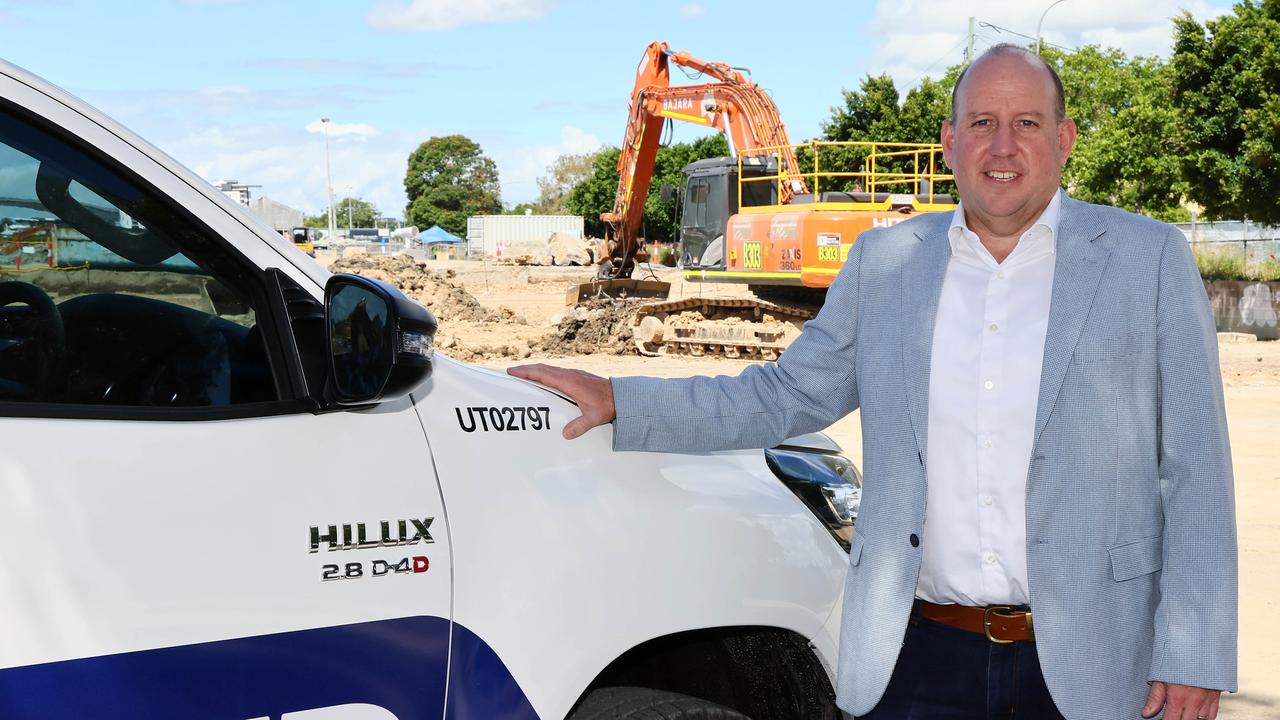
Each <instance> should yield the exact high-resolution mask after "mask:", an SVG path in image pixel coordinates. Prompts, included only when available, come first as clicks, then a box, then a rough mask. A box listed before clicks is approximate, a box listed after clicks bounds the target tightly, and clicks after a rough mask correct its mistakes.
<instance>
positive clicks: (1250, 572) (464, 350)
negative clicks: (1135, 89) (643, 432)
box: [427, 261, 1280, 720]
mask: <svg viewBox="0 0 1280 720" xmlns="http://www.w3.org/2000/svg"><path fill="white" fill-rule="evenodd" d="M427 266H428V268H430V269H431V270H433V271H435V272H444V271H446V270H451V271H453V276H452V277H451V278H450V279H449V281H450V282H451V283H453V284H456V285H457V286H459V287H461V288H463V289H465V290H466V291H467V293H469V294H470V295H471V296H472V297H474V298H475V300H476V301H477V302H478V304H479V305H481V306H483V308H485V309H487V310H488V311H490V312H491V315H490V316H489V317H490V318H491V319H490V320H487V321H486V320H475V319H472V320H463V321H457V320H452V319H450V318H449V316H448V315H445V314H442V315H441V317H440V321H441V329H440V335H441V337H442V338H443V339H444V342H443V343H442V345H446V347H445V349H444V350H443V352H445V353H447V354H449V355H450V356H453V357H461V358H463V359H466V360H469V361H474V362H478V363H481V364H485V365H489V366H492V367H507V366H510V365H513V364H516V363H517V362H551V363H555V364H559V365H564V366H567V367H574V368H580V369H583V370H587V371H590V372H595V373H598V374H601V375H650V376H656V377H684V376H688V375H695V374H712V375H716V374H737V373H738V372H740V371H741V370H742V368H743V367H745V366H746V363H747V362H748V361H741V360H727V359H723V358H681V357H673V358H669V357H658V358H648V357H642V356H639V355H635V354H618V353H619V352H622V353H629V345H630V344H629V342H626V343H622V342H618V341H616V339H615V340H614V341H613V342H610V341H608V340H607V339H602V338H600V337H598V335H599V332H597V334H596V336H592V337H591V338H590V339H589V340H587V341H586V342H585V344H584V343H583V342H581V341H579V340H578V338H576V337H573V333H572V332H569V335H570V336H571V337H569V338H568V339H569V342H565V339H566V338H565V335H566V332H565V330H566V328H568V329H569V330H570V331H571V330H572V329H573V328H574V326H575V325H576V326H577V328H578V329H582V328H587V329H588V330H592V329H594V330H595V331H598V330H599V328H600V326H599V325H595V326H593V325H592V324H591V323H592V322H597V321H599V322H612V325H610V327H613V328H615V329H618V326H617V322H616V321H617V318H609V317H603V318H597V319H596V320H586V319H584V318H585V316H584V315H583V314H582V313H579V315H583V316H582V317H579V318H577V319H575V316H574V314H573V311H571V310H569V309H567V308H566V306H565V295H566V292H567V291H568V290H569V289H570V287H571V286H572V285H573V284H576V283H578V282H584V281H588V280H589V279H590V277H591V275H592V270H593V269H592V268H578V267H567V268H557V267H519V266H509V265H499V264H496V263H492V262H489V263H482V262H468V261H464V262H457V261H438V262H431V263H428V264H427ZM659 275H660V279H662V280H666V281H668V282H672V283H673V288H672V295H671V296H672V298H673V299H674V298H683V297H695V296H698V295H719V296H734V295H743V294H745V289H744V288H740V287H738V286H717V285H705V284H697V283H685V282H683V281H682V280H681V279H680V276H679V275H678V274H676V273H674V272H673V271H661V272H660V273H659ZM504 309H505V310H504ZM602 314H603V313H602ZM492 318H497V319H496V320H494V319H492ZM585 335H590V333H585V332H584V336H585ZM548 338H550V340H549V339H548ZM593 344H595V345H597V347H595V348H594V351H593V347H592V345H593ZM449 346H451V347H449ZM1219 350H1220V356H1221V362H1222V376H1223V384H1224V387H1225V392H1226V401H1227V419H1228V424H1229V427H1230V432H1231V448H1232V454H1233V461H1234V465H1235V479H1236V511H1237V518H1238V529H1239V542H1240V658H1239V662H1240V692H1239V693H1238V694H1235V695H1230V696H1226V697H1225V698H1224V700H1223V704H1222V712H1221V714H1220V717H1222V718H1231V719H1234V718H1242V719H1244V720H1263V719H1264V718H1265V719H1267V720H1273V719H1274V718H1277V717H1280V675H1278V671H1277V668H1280V342H1254V343H1236V342H1223V343H1221V344H1220V345H1219ZM859 423H860V420H859V418H858V413H856V412H855V413H854V414H852V415H850V416H849V417H846V418H844V419H843V420H840V421H839V422H837V423H835V424H834V425H832V426H831V427H830V428H828V429H827V434H829V435H830V436H831V437H832V438H834V439H835V440H836V442H838V443H839V444H840V445H841V447H843V448H844V450H845V453H846V454H847V455H848V456H849V457H850V458H852V459H853V460H854V461H855V462H858V463H859V464H860V463H861V459H862V436H861V431H860V425H859Z"/></svg>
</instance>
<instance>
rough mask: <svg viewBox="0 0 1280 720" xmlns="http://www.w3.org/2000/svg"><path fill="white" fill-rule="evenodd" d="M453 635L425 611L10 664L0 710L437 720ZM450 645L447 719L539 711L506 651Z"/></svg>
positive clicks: (13, 719) (19, 719) (0, 685)
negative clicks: (509, 666) (343, 709)
mask: <svg viewBox="0 0 1280 720" xmlns="http://www.w3.org/2000/svg"><path fill="white" fill-rule="evenodd" d="M448 642H449V621H448V620H445V619H444V618H438V617H425V616H424V617H409V618H399V619H395V620H379V621H375V622H367V623H359V624H354V625H341V626H338V627H330V628H319V629H314V630H300V631H297V632H287V633H279V634H275V635H261V636H256V637H248V638H240V639H236V640H221V641H218V642H209V643H199V644H195V645H181V646H177V647H169V648H160V649H156V650H141V651H137V652H128V653H120V654H118V655H103V656H100V657H92V658H82V659H77V660H66V661H62V662H53V663H45V664H42V665H27V666H24V667H16V668H9V669H5V670H0V718H5V720H35V719H36V718H40V719H41V720H72V719H73V718H74V719H75V720H81V719H84V720H88V719H89V718H92V719H93V720H138V719H139V718H184V719H186V720H205V719H206V718H207V719H209V720H213V719H214V718H217V719H218V720H251V719H256V718H271V720H280V719H281V717H282V716H285V718H284V720H307V718H308V717H309V716H312V715H313V713H310V712H307V711H309V710H318V709H321V708H336V707H337V706H343V705H364V706H366V707H365V708H364V709H363V710H361V711H356V710H355V709H354V708H353V709H351V711H350V714H348V713H347V712H343V715H347V716H349V717H359V718H362V719H364V718H379V719H380V720H390V718H392V717H394V718H395V720H440V717H441V710H442V708H443V706H444V703H445V687H444V685H445V672H444V668H445V663H446V658H447V652H446V651H447V646H448ZM453 653H454V658H453V662H454V665H453V676H452V681H451V682H450V687H449V697H448V703H449V712H448V715H447V717H449V718H477V719H479V718H484V719H486V720H529V719H536V718H537V715H536V714H535V713H534V711H533V708H532V706H530V705H529V701H528V699H527V698H526V697H525V695H524V692H523V691H521V690H520V687H519V685H517V684H516V681H515V679H514V678H512V677H511V673H510V672H508V671H507V668H506V666H505V665H504V664H503V663H502V660H501V659H499V658H498V656H497V654H496V653H495V652H494V651H493V649H492V648H490V647H489V646H488V645H487V644H486V643H485V642H484V641H483V640H481V639H480V638H479V637H477V636H476V635H475V634H474V633H472V632H471V631H469V630H467V629H466V628H465V627H462V626H461V625H455V626H454V627H453ZM368 706H373V707H372V708H370V707H368ZM377 708H381V709H382V710H383V711H384V712H381V713H379V712H378V711H377V710H376V709H377ZM333 713H334V711H330V712H329V713H324V714H322V713H315V714H314V716H315V717H316V718H317V720H319V718H320V717H321V716H322V715H323V717H325V718H334V717H338V715H335V714H333ZM388 713H390V714H388Z"/></svg>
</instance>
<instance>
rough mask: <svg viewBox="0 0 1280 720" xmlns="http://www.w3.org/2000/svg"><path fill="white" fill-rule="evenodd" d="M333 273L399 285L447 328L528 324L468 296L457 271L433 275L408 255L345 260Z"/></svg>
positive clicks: (336, 264) (470, 295)
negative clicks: (465, 324)
mask: <svg viewBox="0 0 1280 720" xmlns="http://www.w3.org/2000/svg"><path fill="white" fill-rule="evenodd" d="M329 269H330V270H331V271H333V272H349V273H355V274H357V275H363V276H365V277H369V278H373V279H375V280H384V281H386V282H389V283H391V284H392V285H395V286H396V287H397V288H399V289H400V292H402V293H404V294H405V295H407V296H408V297H409V298H410V299H412V300H415V301H417V302H418V303H421V304H422V305H423V306H424V307H426V308H427V309H428V310H430V311H431V312H432V314H434V315H435V316H436V320H438V321H439V322H440V324H441V325H442V326H443V325H444V324H445V323H451V322H496V323H506V324H520V325H523V324H526V323H525V320H524V318H522V317H520V316H519V315H517V314H516V313H515V311H513V310H511V309H510V308H505V307H500V308H498V309H497V310H490V309H489V308H486V307H484V306H483V305H481V304H480V302H479V301H478V300H476V298H475V296H474V295H472V294H471V293H469V292H467V290H466V289H465V288H464V287H463V286H462V282H461V281H459V280H458V279H457V273H455V272H454V271H453V270H446V271H444V272H433V271H432V270H429V269H428V268H427V267H426V266H425V265H422V264H420V263H418V262H417V261H415V260H414V259H413V258H411V257H409V256H408V255H393V256H391V257H380V256H374V255H369V256H365V257H351V258H347V257H344V258H342V259H341V260H338V261H336V262H334V263H333V265H331V266H329Z"/></svg>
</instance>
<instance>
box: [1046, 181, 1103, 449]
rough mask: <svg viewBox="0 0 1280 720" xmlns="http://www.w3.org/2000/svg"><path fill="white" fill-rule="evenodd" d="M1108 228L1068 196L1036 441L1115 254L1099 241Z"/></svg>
mask: <svg viewBox="0 0 1280 720" xmlns="http://www.w3.org/2000/svg"><path fill="white" fill-rule="evenodd" d="M1104 232H1106V228H1105V227H1104V226H1103V224H1102V222H1101V220H1100V219H1099V218H1098V217H1097V215H1096V213H1095V212H1094V211H1093V210H1092V208H1090V206H1089V205H1087V204H1084V203H1079V202H1076V201H1074V200H1070V199H1068V198H1063V201H1062V222H1061V224H1060V225H1059V228H1058V237H1057V243H1056V246H1057V259H1056V260H1055V264H1054V270H1053V296H1052V298H1051V300H1050V302H1049V328H1048V332H1047V333H1046V335H1045V341H1044V362H1043V364H1042V365H1041V370H1040V397H1039V402H1038V403H1037V405H1036V431H1035V436H1034V438H1035V442H1039V440H1040V434H1041V433H1042V432H1044V427H1045V425H1046V424H1047V423H1048V421H1049V413H1050V412H1051V411H1052V410H1053V406H1054V403H1055V402H1057V399H1058V393H1059V391H1060V390H1062V380H1063V378H1064V377H1066V374H1067V368H1068V367H1069V366H1070V364H1071V355H1072V353H1074V352H1075V348H1076V343H1077V342H1079V340H1080V332H1081V331H1082V330H1083V329H1084V323H1085V320H1086V319H1087V318H1088V317H1089V309H1090V308H1091V307H1092V306H1093V298H1094V295H1095V294H1096V293H1097V291H1098V281H1099V280H1100V279H1101V278H1102V271H1103V269H1104V268H1105V267H1106V259H1107V256H1108V255H1109V253H1108V251H1107V250H1106V248H1104V247H1102V246H1101V245H1098V244H1096V243H1094V240H1096V239H1097V238H1098V237H1099V236H1101V235H1102V234H1103V233H1104Z"/></svg>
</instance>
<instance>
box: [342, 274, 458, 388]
mask: <svg viewBox="0 0 1280 720" xmlns="http://www.w3.org/2000/svg"><path fill="white" fill-rule="evenodd" d="M324 313H325V336H326V340H327V344H328V348H329V384H330V386H331V387H332V388H333V391H334V400H336V401H337V403H338V404H339V405H366V404H368V403H373V402H379V401H383V400H395V399H397V398H401V397H404V396H405V395H407V394H409V392H410V391H411V390H413V389H414V388H415V387H417V386H418V385H419V384H421V383H422V381H424V380H426V379H427V377H428V376H429V375H430V374H431V357H432V355H433V353H434V348H433V341H434V338H435V334H436V327H437V324H436V319H435V317H434V316H432V314H431V312H430V311H428V310H427V309H426V308H424V307H422V306H421V305H419V304H417V303H415V302H413V301H412V300H410V299H409V298H407V297H405V296H404V295H403V294H402V293H401V292H400V291H399V290H397V289H396V288H395V287H394V286H393V285H390V284H388V283H384V282H381V281H379V280H372V279H370V278H365V277H360V276H359V275H349V274H338V275H334V276H332V277H330V278H329V282H328V283H327V284H326V285H325V289H324Z"/></svg>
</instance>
